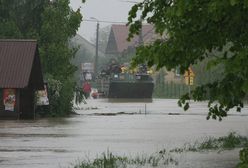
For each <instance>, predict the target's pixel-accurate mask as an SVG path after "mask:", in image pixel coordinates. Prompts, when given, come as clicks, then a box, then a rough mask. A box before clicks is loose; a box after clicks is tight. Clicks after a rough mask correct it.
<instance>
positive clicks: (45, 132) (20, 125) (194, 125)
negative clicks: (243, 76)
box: [0, 99, 248, 168]
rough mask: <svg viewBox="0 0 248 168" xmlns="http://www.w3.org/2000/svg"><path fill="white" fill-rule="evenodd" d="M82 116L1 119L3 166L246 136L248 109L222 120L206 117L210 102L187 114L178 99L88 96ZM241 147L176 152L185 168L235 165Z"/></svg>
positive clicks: (60, 163)
mask: <svg viewBox="0 0 248 168" xmlns="http://www.w3.org/2000/svg"><path fill="white" fill-rule="evenodd" d="M76 112H77V113H78V114H79V115H73V116H72V117H69V118H60V119H40V120H29V121H23V120H19V121H13V120H12V121H11V120H7V121H6V120H1V121H0V167H1V168H34V167H35V168H43V167H44V168H57V167H58V168H59V167H73V165H75V164H77V163H79V162H80V160H82V159H88V158H95V157H96V156H97V155H100V154H101V153H102V152H106V151H111V152H113V153H114V154H119V155H131V156H135V155H143V154H148V155H149V154H151V153H154V152H157V151H159V150H162V149H167V150H169V149H173V148H175V147H182V146H183V145H184V144H185V143H190V142H191V143H193V142H195V141H201V140H203V139H204V138H206V137H208V136H214V137H219V136H225V135H227V134H228V133H229V132H233V131H234V132H237V133H239V134H241V135H244V136H248V124H247V121H248V109H247V108H244V109H243V111H242V113H236V112H230V116H228V117H227V118H225V119H223V121H222V122H219V121H215V120H209V121H207V120H206V114H207V104H206V103H204V102H203V103H193V102H192V103H191V109H190V110H189V111H187V112H184V111H183V110H182V109H181V108H179V107H177V101H176V100H165V99H154V101H153V102H152V103H146V102H139V103H137V102H136V103H128V102H125V103H109V102H108V101H107V100H106V99H96V100H93V99H90V100H88V103H87V104H82V105H80V106H79V107H77V110H76ZM238 152H239V149H236V150H230V151H220V152H218V151H208V152H185V153H182V154H177V155H176V156H175V157H177V159H178V161H179V164H178V165H177V166H175V165H174V167H181V168H200V167H201V168H208V167H211V168H212V167H215V168H231V167H234V166H235V165H236V164H237V163H238Z"/></svg>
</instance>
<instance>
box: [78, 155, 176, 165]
mask: <svg viewBox="0 0 248 168" xmlns="http://www.w3.org/2000/svg"><path fill="white" fill-rule="evenodd" d="M177 164H178V161H177V160H175V159H174V158H173V157H172V156H171V155H170V154H169V153H168V152H166V151H163V152H157V153H154V154H151V155H150V156H136V157H126V156H117V155H114V154H113V153H111V152H107V153H103V154H102V155H101V156H100V157H98V158H96V159H94V160H93V161H91V160H83V161H82V162H81V163H80V164H78V165H76V166H75V167H74V168H125V167H161V166H168V165H177Z"/></svg>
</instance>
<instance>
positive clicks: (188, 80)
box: [184, 67, 195, 85]
mask: <svg viewBox="0 0 248 168" xmlns="http://www.w3.org/2000/svg"><path fill="white" fill-rule="evenodd" d="M194 77H195V73H194V72H193V70H192V68H191V67H189V69H188V70H187V71H185V73H184V79H185V84H186V85H193V84H194Z"/></svg>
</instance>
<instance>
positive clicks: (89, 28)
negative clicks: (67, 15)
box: [70, 0, 140, 40]
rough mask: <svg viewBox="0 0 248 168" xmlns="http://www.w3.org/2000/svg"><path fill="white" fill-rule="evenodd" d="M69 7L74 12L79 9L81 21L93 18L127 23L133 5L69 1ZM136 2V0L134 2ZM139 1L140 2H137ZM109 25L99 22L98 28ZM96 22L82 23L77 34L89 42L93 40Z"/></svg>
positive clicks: (122, 0) (97, 0) (120, 1)
mask: <svg viewBox="0 0 248 168" xmlns="http://www.w3.org/2000/svg"><path fill="white" fill-rule="evenodd" d="M70 1H71V7H72V8H73V9H74V10H75V9H77V8H79V7H81V13H82V15H83V19H86V20H87V19H90V20H92V19H91V17H94V18H96V19H98V20H99V21H110V22H111V21H113V22H127V17H128V11H129V10H130V9H131V7H132V5H134V3H130V2H127V1H125V0H86V3H83V4H82V3H81V0H70ZM136 1H137V0H136ZM139 1H140V0H139ZM110 24H111V23H103V22H100V28H103V27H105V26H108V25H110ZM95 32H96V22H88V21H87V22H86V21H83V22H82V23H81V26H80V28H79V30H78V34H80V35H81V36H83V37H84V38H86V39H87V40H90V39H92V38H95V34H96V33H95Z"/></svg>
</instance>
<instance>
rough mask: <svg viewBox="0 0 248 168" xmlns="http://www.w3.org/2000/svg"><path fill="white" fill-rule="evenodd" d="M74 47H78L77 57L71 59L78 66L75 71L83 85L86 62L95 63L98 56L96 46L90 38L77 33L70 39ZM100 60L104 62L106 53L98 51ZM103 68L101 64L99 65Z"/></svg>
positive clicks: (77, 79) (76, 76)
mask: <svg viewBox="0 0 248 168" xmlns="http://www.w3.org/2000/svg"><path fill="white" fill-rule="evenodd" d="M70 44H71V46H72V47H75V48H78V50H77V53H76V55H75V57H74V58H73V59H72V60H71V63H72V64H73V65H75V66H76V67H77V71H76V72H75V75H74V76H75V79H76V81H77V83H78V85H80V86H82V82H83V77H82V75H83V68H85V67H84V65H85V63H87V64H93V63H94V60H95V56H96V46H95V45H94V44H92V43H90V42H89V41H88V40H86V39H85V38H83V37H82V36H80V35H79V34H77V35H76V36H74V37H73V38H72V39H71V40H70ZM98 56H99V57H98V62H99V64H100V63H101V62H103V60H104V56H105V54H104V53H102V52H101V51H98ZM98 68H99V69H101V67H100V65H99V67H98Z"/></svg>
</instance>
